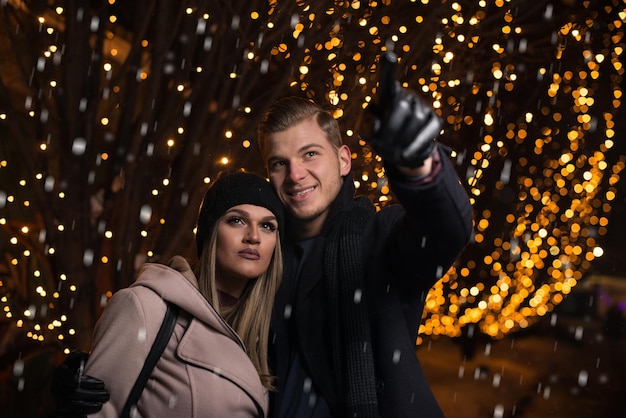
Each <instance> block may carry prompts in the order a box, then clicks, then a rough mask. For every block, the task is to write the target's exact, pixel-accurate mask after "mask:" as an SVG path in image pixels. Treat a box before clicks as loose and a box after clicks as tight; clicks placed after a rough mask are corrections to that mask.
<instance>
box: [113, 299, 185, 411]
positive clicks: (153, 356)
mask: <svg viewBox="0 0 626 418" xmlns="http://www.w3.org/2000/svg"><path fill="white" fill-rule="evenodd" d="M166 304H167V310H166V311H165V319H163V323H162V324H161V328H159V332H158V333H157V336H156V338H155V340H154V343H153V344H152V348H151V349H150V352H149V353H148V357H147V358H146V362H145V363H144V364H143V368H142V369H141V372H140V373H139V377H137V381H135V385H134V386H133V388H132V389H131V391H130V395H128V399H127V400H126V404H125V405H124V409H123V410H122V415H121V417H122V418H130V409H131V408H132V407H133V406H135V405H137V402H138V401H139V397H140V396H141V392H143V388H144V387H145V386H146V383H147V382H148V378H149V377H150V374H152V369H154V366H156V364H157V362H158V361H159V359H160V358H161V355H162V354H163V351H164V350H165V347H166V346H167V342H168V341H169V340H170V337H171V336H172V332H174V326H175V325H176V317H177V316H178V306H176V305H174V304H172V303H169V302H166Z"/></svg>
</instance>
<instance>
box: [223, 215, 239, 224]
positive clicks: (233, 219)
mask: <svg viewBox="0 0 626 418" xmlns="http://www.w3.org/2000/svg"><path fill="white" fill-rule="evenodd" d="M226 222H227V223H229V224H243V219H241V218H240V217H238V216H231V217H230V218H228V220H227V221H226Z"/></svg>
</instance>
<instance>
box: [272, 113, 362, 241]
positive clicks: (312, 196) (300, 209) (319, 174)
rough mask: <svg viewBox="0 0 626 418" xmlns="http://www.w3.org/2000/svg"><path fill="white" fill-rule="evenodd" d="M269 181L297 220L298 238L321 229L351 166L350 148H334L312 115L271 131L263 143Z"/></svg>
mask: <svg viewBox="0 0 626 418" xmlns="http://www.w3.org/2000/svg"><path fill="white" fill-rule="evenodd" d="M263 154H264V155H265V157H266V164H267V168H268V173H269V178H270V182H271V183H272V186H273V187H274V189H276V192H277V193H278V196H279V198H280V200H281V201H282V203H283V205H284V206H285V209H286V210H287V211H288V212H289V214H290V215H291V216H292V217H293V218H295V219H296V220H298V221H299V222H298V224H297V225H296V226H297V228H298V235H300V237H301V238H306V237H311V236H314V235H317V234H319V233H320V232H321V229H322V226H323V224H324V221H325V220H326V216H327V215H328V209H329V207H330V204H331V203H332V201H333V200H334V199H335V197H337V194H338V193H339V190H340V189H341V184H342V176H345V175H347V174H348V173H349V172H350V169H351V156H350V150H349V149H348V147H347V146H345V145H342V146H341V147H340V148H339V149H336V148H334V147H333V146H332V145H331V143H330V142H329V141H328V140H327V139H326V135H325V134H324V132H323V131H322V130H321V128H320V127H319V126H318V124H317V122H316V121H315V119H313V118H311V119H307V120H304V121H303V122H301V123H299V124H298V125H295V126H293V127H291V128H289V129H287V130H285V131H282V132H277V133H274V134H271V135H270V136H269V137H268V138H267V140H266V143H265V148H264V150H263Z"/></svg>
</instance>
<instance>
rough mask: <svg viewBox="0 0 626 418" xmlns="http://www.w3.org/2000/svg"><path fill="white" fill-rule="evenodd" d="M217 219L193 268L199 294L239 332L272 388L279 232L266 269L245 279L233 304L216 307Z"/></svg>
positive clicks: (280, 261) (266, 384)
mask: <svg viewBox="0 0 626 418" xmlns="http://www.w3.org/2000/svg"><path fill="white" fill-rule="evenodd" d="M221 219H222V218H221V217H220V218H219V219H218V220H217V221H216V223H215V225H213V228H212V231H211V234H210V235H209V237H208V239H207V241H206V242H205V245H204V247H203V250H202V254H201V255H200V260H199V263H198V266H197V268H196V277H197V279H198V286H199V289H200V293H202V295H204V297H205V298H206V299H207V300H208V301H209V302H210V303H211V305H213V307H214V308H215V310H216V311H217V312H219V313H220V315H222V317H223V318H224V319H225V320H226V322H227V323H228V324H229V325H230V326H231V327H232V328H233V329H234V330H235V332H236V333H237V335H239V338H241V340H242V341H243V343H244V345H245V346H246V349H247V353H248V356H249V357H250V360H251V361H252V364H254V367H255V368H256V370H257V372H258V373H259V377H260V378H261V383H262V384H263V386H264V387H266V388H267V389H269V390H275V387H274V385H273V382H274V377H273V375H272V373H270V368H269V364H268V358H267V351H268V340H269V329H270V320H271V316H272V306H273V305H274V295H275V294H276V291H277V290H278V286H279V285H280V281H281V278H282V275H283V256H282V251H281V246H280V235H279V233H278V230H276V247H275V248H274V253H273V255H272V259H271V261H270V264H269V267H268V269H267V270H266V271H265V272H264V273H263V274H261V275H260V276H259V277H257V278H256V279H252V280H250V281H249V282H248V284H247V286H246V287H245V289H244V291H243V293H242V294H241V297H240V298H239V300H238V301H237V303H236V304H235V305H233V306H220V303H219V295H218V293H217V287H216V278H215V271H216V253H217V251H216V247H217V230H218V224H219V222H220V220H221Z"/></svg>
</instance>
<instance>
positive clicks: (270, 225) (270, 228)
mask: <svg viewBox="0 0 626 418" xmlns="http://www.w3.org/2000/svg"><path fill="white" fill-rule="evenodd" d="M261 226H262V227H263V228H265V229H267V230H268V231H276V229H277V226H276V225H274V224H273V223H272V222H265V223H263V224H262V225H261Z"/></svg>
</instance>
